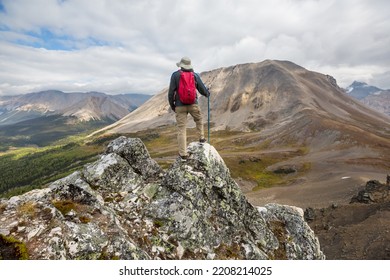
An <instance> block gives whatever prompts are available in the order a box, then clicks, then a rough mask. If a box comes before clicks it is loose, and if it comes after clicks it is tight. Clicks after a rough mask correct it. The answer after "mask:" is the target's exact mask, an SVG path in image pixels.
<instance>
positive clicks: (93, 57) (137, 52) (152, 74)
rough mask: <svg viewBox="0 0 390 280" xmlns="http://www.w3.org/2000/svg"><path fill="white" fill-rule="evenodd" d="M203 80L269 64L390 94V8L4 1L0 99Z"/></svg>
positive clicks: (178, 0)
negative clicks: (185, 67) (179, 72)
mask: <svg viewBox="0 0 390 280" xmlns="http://www.w3.org/2000/svg"><path fill="white" fill-rule="evenodd" d="M182 56H189V57H190V58H191V59H192V64H193V66H194V68H195V71H196V72H202V71H206V70H212V69H215V68H219V67H225V66H230V65H234V64H239V63H246V62H260V61H263V60H265V59H277V60H290V61H292V62H294V63H296V64H299V65H301V66H303V67H305V68H307V69H309V70H313V71H318V72H321V73H324V74H329V75H332V76H334V77H335V78H336V79H337V81H338V83H339V85H340V86H344V87H346V86H348V85H349V84H350V83H352V82H353V81H354V80H359V81H364V82H368V83H370V84H373V85H376V86H379V87H381V88H386V89H387V88H390V1H388V0H272V1H266V0H236V1H234V0H164V1H162V0H110V1H109V0H0V95H12V94H20V93H28V92H33V91H40V90H46V89H59V90H63V91H102V92H106V93H109V94H118V93H148V94H155V93H157V92H158V91H160V90H161V89H163V88H164V87H167V86H168V82H169V79H170V75H171V73H172V72H173V71H175V70H176V65H175V64H176V62H177V61H179V60H180V58H181V57H182Z"/></svg>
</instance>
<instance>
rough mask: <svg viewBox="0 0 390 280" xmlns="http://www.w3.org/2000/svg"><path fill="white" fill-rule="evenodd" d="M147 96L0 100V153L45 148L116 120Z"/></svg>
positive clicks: (46, 94) (49, 95) (47, 94)
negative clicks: (20, 149) (9, 150)
mask: <svg viewBox="0 0 390 280" xmlns="http://www.w3.org/2000/svg"><path fill="white" fill-rule="evenodd" d="M150 97H151V96H150V95H142V94H121V95H107V94H105V93H101V92H86V93H84V92H70V93H65V92H62V91H58V90H48V91H41V92H34V93H29V94H23V95H16V96H0V150H8V149H9V148H10V147H23V146H31V145H32V146H41V147H42V146H46V145H49V144H51V143H53V142H54V141H56V140H59V139H62V138H65V137H67V136H70V135H75V134H80V133H85V132H87V131H93V130H96V129H98V128H101V127H103V126H106V125H108V124H110V123H113V122H114V121H117V120H119V119H120V118H122V117H124V116H125V115H126V114H128V113H129V112H131V111H132V110H134V109H136V108H137V107H139V106H140V105H141V104H142V103H143V102H145V101H146V100H147V99H149V98H150Z"/></svg>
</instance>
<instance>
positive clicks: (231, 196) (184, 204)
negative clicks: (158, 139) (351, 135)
mask: <svg viewBox="0 0 390 280" xmlns="http://www.w3.org/2000/svg"><path fill="white" fill-rule="evenodd" d="M188 152H189V154H190V156H189V159H188V161H187V162H184V163H183V162H181V161H179V160H177V161H176V162H175V163H174V164H173V165H172V166H171V167H170V168H169V169H168V170H167V171H166V172H164V171H163V170H162V169H161V168H160V166H158V164H157V163H156V162H155V161H154V160H153V159H152V158H151V157H150V156H149V153H148V151H147V150H146V148H145V146H144V144H143V143H142V141H141V140H139V139H132V138H125V137H119V138H118V139H116V140H114V141H112V142H111V143H110V144H109V145H108V147H107V149H106V152H105V153H104V154H103V155H102V156H101V158H100V159H98V160H97V161H96V162H94V163H91V164H88V165H86V166H85V167H84V168H83V169H82V170H80V171H77V172H75V173H73V174H71V175H69V176H68V177H65V178H63V179H60V180H58V181H56V182H54V183H52V184H51V185H50V186H49V187H48V188H45V189H40V190H34V191H31V192H29V193H26V194H23V195H21V196H16V197H12V198H11V199H9V200H0V217H1V218H0V229H1V231H0V244H3V243H4V244H5V243H6V242H8V243H7V244H10V245H9V246H8V245H7V250H5V249H4V250H3V249H2V248H3V247H0V254H1V255H0V258H3V259H10V258H20V256H21V255H22V253H21V251H23V250H25V251H26V252H27V254H28V257H29V258H30V259H324V255H323V253H322V252H321V250H320V244H319V242H318V239H317V237H316V236H315V235H314V233H313V231H312V230H311V229H310V227H309V226H308V225H307V223H306V222H305V221H304V218H303V211H302V209H299V208H296V207H291V206H283V205H277V204H269V205H266V206H265V207H254V206H253V205H251V204H250V203H249V202H248V201H247V200H246V198H245V196H244V195H243V193H242V192H241V190H240V188H239V187H238V185H237V184H236V183H235V181H234V180H233V179H232V178H231V176H230V172H229V169H228V168H227V167H226V165H225V163H224V161H223V159H222V158H221V157H220V155H219V154H218V152H217V151H216V150H215V149H214V147H212V146H210V145H209V144H202V145H201V144H199V143H191V144H190V145H189V147H188ZM10 240H11V241H10ZM12 242H13V243H12ZM21 248H22V249H23V250H22V249H21Z"/></svg>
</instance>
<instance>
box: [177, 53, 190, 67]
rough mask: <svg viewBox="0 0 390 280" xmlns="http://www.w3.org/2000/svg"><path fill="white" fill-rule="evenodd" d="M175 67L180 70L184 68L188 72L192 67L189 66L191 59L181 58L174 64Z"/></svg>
mask: <svg viewBox="0 0 390 280" xmlns="http://www.w3.org/2000/svg"><path fill="white" fill-rule="evenodd" d="M176 65H177V67H181V68H184V69H186V70H190V69H192V65H191V59H189V58H188V57H186V56H185V57H183V58H182V59H181V60H180V61H179V62H178V63H176Z"/></svg>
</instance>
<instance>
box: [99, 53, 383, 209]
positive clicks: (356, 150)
mask: <svg viewBox="0 0 390 280" xmlns="http://www.w3.org/2000/svg"><path fill="white" fill-rule="evenodd" d="M200 75H201V78H202V80H203V81H204V83H205V84H206V86H208V87H209V89H210V92H211V97H210V119H211V143H212V144H214V142H213V141H216V140H217V139H215V138H214V135H216V134H217V133H218V131H236V132H240V133H238V134H236V136H235V139H233V138H234V137H231V139H230V140H231V143H232V144H233V145H241V146H243V147H244V146H245V148H246V149H252V154H251V155H248V157H249V156H253V155H257V156H258V157H259V158H260V159H261V158H262V157H267V156H269V155H271V154H272V153H274V157H275V156H276V157H280V158H283V156H286V154H288V155H289V156H287V158H286V159H285V160H279V162H278V163H275V164H274V165H270V166H268V168H267V170H269V171H276V172H278V170H294V172H295V173H296V174H302V175H301V176H300V177H299V178H296V179H295V180H294V181H293V182H290V183H289V184H288V185H287V186H286V185H283V186H280V187H278V188H268V189H264V190H261V191H260V192H258V191H255V192H251V191H249V193H248V194H247V195H248V196H249V197H250V198H252V202H253V203H255V204H257V205H261V204H264V203H267V202H270V201H277V202H280V203H285V204H289V205H297V206H307V205H308V204H310V205H312V206H316V205H321V206H323V207H325V206H327V205H328V203H329V201H335V202H341V201H346V198H347V197H348V198H349V197H350V195H351V194H352V193H353V192H355V191H356V189H357V188H358V186H359V184H362V183H364V182H366V181H367V179H377V180H381V179H383V177H384V174H386V172H387V171H388V170H389V168H390V164H389V162H390V158H389V155H390V117H389V116H386V115H385V114H382V113H380V112H377V111H375V110H373V109H370V108H368V107H367V106H365V105H364V104H362V103H360V102H359V101H357V100H356V99H355V98H353V97H351V96H349V95H347V94H345V90H344V89H342V88H340V87H339V86H338V85H337V82H336V80H335V79H334V78H333V77H332V76H329V75H325V74H322V73H317V72H313V71H310V70H307V69H305V68H303V67H301V66H299V65H296V64H294V63H292V62H289V61H276V60H265V61H263V62H260V63H248V64H241V65H235V66H231V67H226V68H219V69H215V70H212V71H207V72H203V73H201V74H200ZM167 90H168V89H167V88H166V89H164V90H162V91H161V92H159V93H158V94H156V95H155V96H153V97H152V98H151V99H150V100H148V101H147V102H145V103H144V104H143V105H142V106H141V107H139V108H138V109H136V110H134V111H133V112H131V113H129V114H128V115H127V116H125V117H124V118H122V119H121V120H119V121H117V122H115V123H113V124H112V125H109V126H107V127H105V128H103V129H101V130H99V131H97V133H99V134H116V133H119V134H123V133H130V132H135V131H142V130H145V129H154V128H158V127H163V126H167V125H168V126H169V125H173V124H174V123H175V116H174V113H173V112H172V111H171V109H170V107H169V105H168V101H167ZM199 104H200V106H201V110H202V112H203V115H204V120H207V99H206V98H203V97H200V98H199ZM193 125H194V124H193V123H192V126H193ZM190 126H191V125H190ZM297 147H300V148H297ZM216 148H217V149H220V147H219V146H218V145H217V144H216ZM302 151H304V152H302ZM283 154H284V155H283ZM293 155H295V156H293ZM227 156H229V155H227ZM234 156H235V157H236V155H234ZM225 158H226V157H225ZM243 160H244V161H245V159H243ZM305 166H306V167H307V166H310V168H309V169H310V170H309V171H307V172H306V171H305V172H304V169H305ZM306 169H307V168H306ZM342 178H345V179H342ZM243 185H244V187H246V186H245V184H244V183H243ZM249 190H251V188H249Z"/></svg>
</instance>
